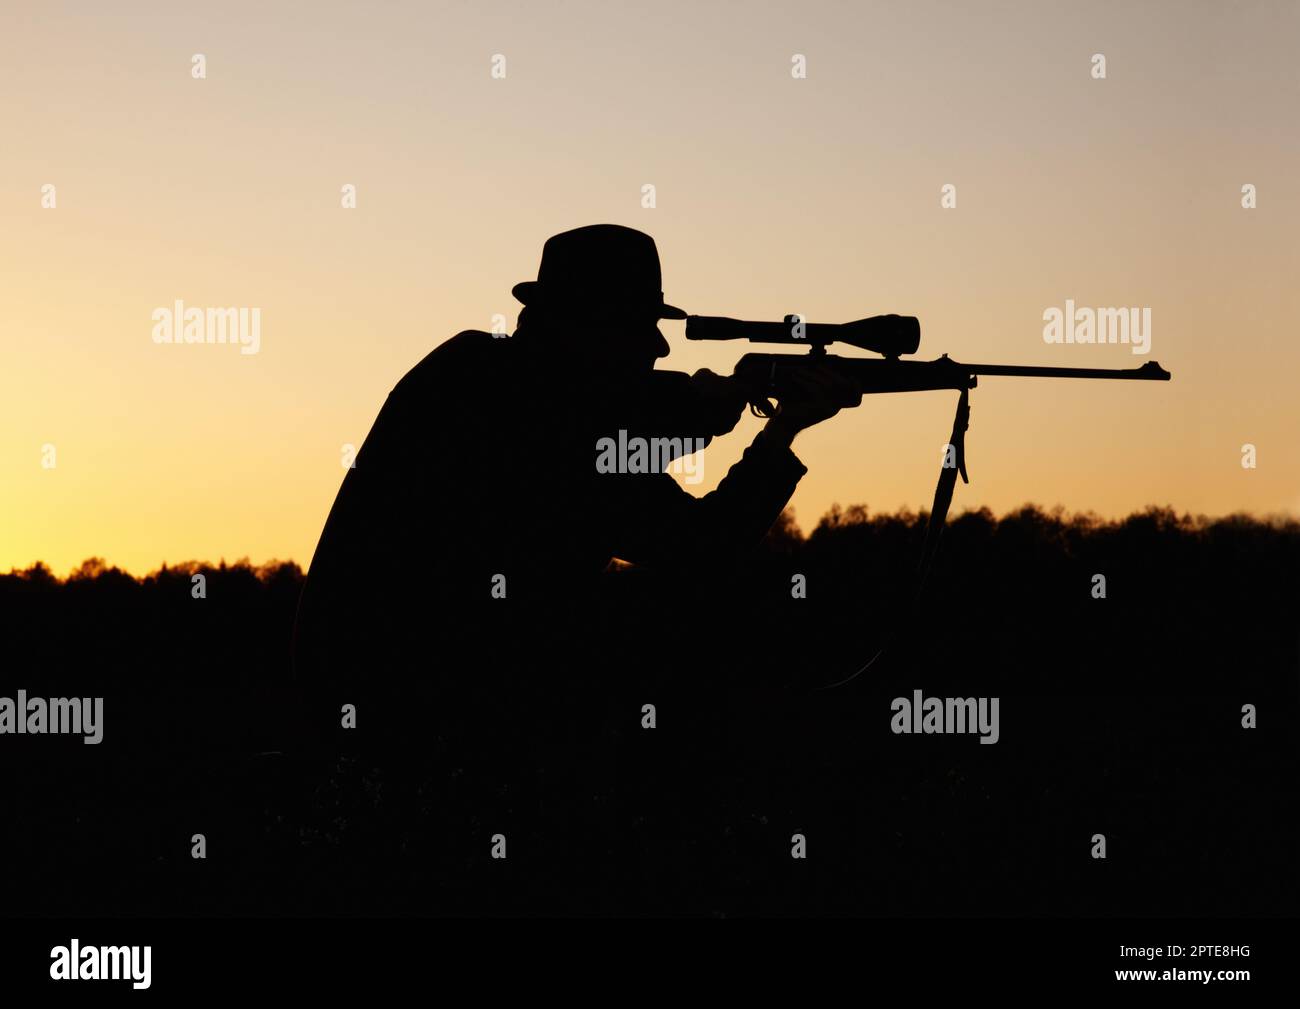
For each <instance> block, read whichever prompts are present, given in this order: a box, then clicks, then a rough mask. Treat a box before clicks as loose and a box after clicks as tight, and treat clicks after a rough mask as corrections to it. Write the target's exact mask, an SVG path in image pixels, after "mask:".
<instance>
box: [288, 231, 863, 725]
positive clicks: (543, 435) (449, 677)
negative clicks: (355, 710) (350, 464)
mask: <svg viewBox="0 0 1300 1009" xmlns="http://www.w3.org/2000/svg"><path fill="white" fill-rule="evenodd" d="M514 294H515V296H516V297H517V298H518V299H519V300H520V301H521V302H523V304H524V306H525V308H524V309H523V311H522V313H521V315H520V319H519V325H518V328H517V330H516V332H515V333H514V335H513V336H511V337H508V338H505V337H494V336H493V335H492V334H490V333H485V332H476V331H467V332H462V333H459V334H457V335H456V336H455V337H453V338H452V339H450V340H448V341H447V342H446V343H444V344H442V345H441V346H439V347H438V348H437V349H435V350H434V351H433V352H432V353H430V354H429V355H428V356H427V357H425V358H424V360H422V361H421V362H420V363H419V364H417V365H416V366H415V367H414V368H413V369H412V370H411V371H410V372H408V373H407V374H406V376H405V377H403V378H402V380H401V381H400V382H398V384H397V386H396V387H395V388H394V389H393V390H392V392H391V393H390V394H389V396H388V400H387V402H386V403H385V404H384V407H383V409H382V410H381V411H380V413H379V416H378V418H377V419H376V420H375V423H374V426H373V427H372V429H371V431H370V433H369V435H368V436H367V438H366V440H365V443H364V444H363V445H362V447H361V450H360V452H359V453H358V455H357V458H356V464H355V468H353V469H352V470H350V471H349V472H348V474H347V476H346V478H345V479H344V481H343V486H342V488H341V489H340V491H339V494H338V497H337V499H336V500H335V502H334V506H333V509H332V510H331V512H330V515H329V518H328V520H327V522H326V524H325V529H324V531H323V532H322V534H321V538H320V542H319V545H318V546H317V548H316V553H315V556H314V558H313V560H312V564H311V568H310V571H309V573H308V577H307V581H306V585H305V587H304V590H303V595H302V599H301V603H300V606H299V612H298V620H297V626H296V629H295V638H296V642H295V656H296V665H297V667H298V669H299V672H300V675H301V676H302V677H303V678H304V679H305V680H306V681H308V682H309V683H314V684H321V685H325V686H327V687H328V688H329V689H328V690H327V693H329V694H330V696H331V697H332V698H333V699H334V700H347V699H348V698H349V697H352V696H353V694H355V692H356V691H357V690H365V689H366V688H367V687H380V688H383V687H385V686H392V687H393V688H394V689H398V690H402V691H405V690H406V689H407V687H408V686H411V685H415V686H421V685H424V686H428V685H435V684H437V685H442V686H444V687H446V686H448V685H455V686H456V687H470V686H473V685H475V684H483V683H493V682H498V681H499V679H500V677H502V676H504V675H507V674H508V673H509V672H510V671H511V670H515V671H516V672H518V671H519V670H520V666H521V664H522V665H532V666H535V667H536V668H537V670H538V671H537V672H536V673H535V675H536V676H539V677H540V676H542V675H543V674H542V673H541V670H543V669H546V670H552V669H554V667H556V666H557V665H558V666H560V667H562V668H561V669H560V673H559V674H560V675H564V674H573V675H577V674H578V673H580V672H584V671H585V672H587V673H589V674H591V673H593V672H594V671H593V669H592V661H593V655H592V653H593V651H594V652H602V651H604V650H606V649H608V648H609V647H611V641H610V639H609V636H608V633H607V632H608V628H607V627H606V626H605V618H606V617H608V616H609V613H610V605H609V600H608V599H607V598H604V597H603V594H602V589H601V586H602V583H601V573H602V572H603V571H605V570H606V568H607V567H608V566H609V564H610V561H611V558H620V559H622V560H625V561H629V562H632V563H633V564H636V565H644V566H647V567H649V568H653V569H659V570H669V569H673V568H678V569H680V568H683V567H689V566H692V565H705V566H711V565H712V566H716V565H721V564H724V563H725V562H726V561H727V559H728V558H730V557H732V556H734V555H735V553H736V552H737V551H739V550H743V549H746V548H749V547H752V546H753V545H754V544H756V543H757V542H758V541H759V540H760V539H761V538H762V536H763V535H764V534H765V532H766V531H767V530H768V529H769V528H770V527H771V526H772V524H773V522H774V521H775V520H776V518H777V517H778V516H779V514H780V512H781V509H782V508H783V507H784V506H785V504H786V502H787V501H788V500H789V498H790V495H791V494H792V493H793V491H794V488H795V485H796V484H797V483H798V481H799V479H800V477H801V476H802V475H803V474H804V472H805V468H804V466H803V464H802V463H801V462H800V461H799V459H798V458H796V456H795V455H794V453H793V452H792V451H791V447H790V446H791V441H792V440H793V438H794V437H795V435H796V434H797V433H798V432H799V431H800V430H802V429H803V428H805V427H807V426H809V425H811V424H814V423H817V422H818V421H820V420H823V419H825V418H827V417H829V416H831V415H833V414H834V413H836V412H837V411H838V409H839V408H840V407H841V406H844V405H855V404H856V403H857V402H859V400H860V396H859V393H858V392H857V390H856V388H853V387H851V386H850V385H849V384H848V383H846V382H844V381H843V380H842V379H839V378H838V377H836V376H835V375H834V374H832V373H830V372H829V371H827V372H813V373H811V374H810V375H809V376H808V377H807V378H806V379H805V380H804V385H803V392H804V393H805V395H804V396H802V397H801V398H800V399H799V401H797V402H794V401H791V402H787V403H784V404H782V409H781V411H780V413H779V415H778V416H776V417H774V418H772V419H771V420H769V421H768V423H767V425H766V427H764V429H763V430H762V431H761V433H760V434H759V435H758V436H757V437H756V438H755V440H754V442H753V443H752V444H751V445H750V446H749V448H748V449H747V450H746V451H745V454H744V457H743V458H742V459H741V460H740V461H739V462H738V463H736V465H734V466H733V467H732V468H731V470H730V471H729V472H728V474H727V476H726V477H725V478H724V479H723V480H722V482H721V483H720V484H719V486H718V487H717V489H716V490H714V491H712V492H710V493H708V494H705V495H703V496H702V497H698V498H697V497H694V496H692V495H691V494H689V493H688V492H687V491H685V490H684V489H683V488H682V487H681V486H680V485H679V484H678V483H677V482H676V481H675V480H674V479H673V478H672V477H671V476H669V475H668V474H666V473H664V472H662V469H663V466H664V464H665V463H666V459H665V458H663V457H660V458H659V459H658V460H657V463H658V465H657V470H656V471H655V472H650V473H646V472H629V471H627V470H629V469H635V468H636V467H635V466H626V465H623V463H625V462H626V460H624V459H621V458H620V459H616V460H614V461H615V462H616V463H618V464H619V465H616V466H613V467H611V466H610V465H609V462H610V457H609V452H608V451H606V452H605V459H604V465H598V456H599V453H598V445H602V444H603V445H604V446H605V447H606V449H607V450H608V447H609V446H610V445H611V444H613V445H622V444H626V443H629V442H631V441H632V440H633V439H635V438H637V437H638V436H640V437H643V438H646V439H650V438H671V439H678V438H680V439H682V444H683V445H684V446H685V447H686V448H689V447H691V446H692V445H693V444H703V443H707V441H708V440H709V439H710V438H712V437H713V436H716V435H720V434H725V433H726V432H729V431H730V430H731V429H732V428H733V427H734V426H735V424H736V422H737V420H738V419H739V416H740V412H741V410H742V409H743V407H744V405H745V402H746V398H745V395H744V391H743V390H742V389H740V388H739V387H738V385H737V383H736V381H735V380H734V379H732V378H725V377H721V376H718V375H715V374H713V373H711V372H708V371H700V372H696V373H695V374H694V375H693V376H686V375H683V374H679V373H674V372H660V371H655V370H654V363H655V361H656V360H657V359H658V358H661V357H665V356H666V355H667V354H668V350H669V348H668V344H667V342H666V341H665V340H664V337H663V335H662V334H661V333H660V332H659V329H658V322H659V320H660V319H683V318H685V313H684V312H683V311H682V310H681V309H678V308H674V307H673V306H671V305H667V304H665V303H664V300H663V292H662V290H661V281H660V267H659V256H658V252H657V250H656V248H655V244H654V241H653V239H651V238H650V236H648V235H645V234H642V233H641V232H638V231H634V230H632V229H629V228H624V227H619V226H617V225H610V224H600V225H593V226H590V227H585V228H578V229H576V230H574V231H568V232H565V233H563V234H560V235H556V236H554V237H553V238H551V239H550V240H548V241H547V242H546V245H545V248H544V249H543V252H542V262H541V266H540V268H539V270H538V276H537V280H535V281H528V282H524V283H521V284H518V285H516V286H515V288H514ZM685 439H698V441H696V442H686V441H685ZM611 469H614V470H615V471H614V472H610V470H611ZM619 470H622V471H619ZM622 616H623V617H627V616H628V614H622ZM644 630H645V637H644V639H643V640H642V641H640V642H626V641H625V642H624V645H625V646H627V647H628V648H629V649H632V650H637V649H644V648H645V647H647V646H648V645H649V644H650V643H651V641H652V640H653V638H654V636H655V635H657V634H662V633H664V632H665V631H667V630H668V628H663V627H658V628H653V627H650V628H645V629H644ZM617 665H618V661H617V659H616V658H608V659H607V661H606V662H605V663H604V668H603V670H601V671H599V675H602V676H606V677H608V678H610V679H611V680H615V679H616V678H617V676H618V668H617ZM524 672H525V673H526V670H525V671H524ZM545 675H546V676H548V677H549V676H553V675H555V673H553V672H550V671H548V672H546V673H545ZM413 696H414V695H411V694H403V695H399V696H396V697H389V698H388V699H387V701H386V702H385V703H386V704H389V705H390V706H391V707H392V709H393V710H397V709H400V708H403V707H409V706H410V705H412V704H414V703H416V702H415V701H413V700H412V697H413ZM337 710H338V709H337V708H335V709H334V711H335V712H336V713H337ZM335 717H337V714H336V715H335ZM371 717H372V718H373V715H372V716H371ZM372 724H373V723H372Z"/></svg>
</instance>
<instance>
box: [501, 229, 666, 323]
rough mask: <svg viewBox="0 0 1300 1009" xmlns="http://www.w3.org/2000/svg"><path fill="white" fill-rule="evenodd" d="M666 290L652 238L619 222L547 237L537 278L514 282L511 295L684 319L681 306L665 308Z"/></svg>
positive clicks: (528, 301) (532, 301)
mask: <svg viewBox="0 0 1300 1009" xmlns="http://www.w3.org/2000/svg"><path fill="white" fill-rule="evenodd" d="M662 286H663V276H662V274H661V273H660V270H659V250H658V249H657V248H655V240H654V239H653V238H651V237H650V236H649V235H647V234H645V232H642V231H637V230H635V229H634V228H624V227H622V226H621V225H618V224H592V225H588V226H587V227H585V228H575V229H574V230H572V231H565V232H562V233H560V234H558V235H553V236H552V237H550V238H548V239H547V240H546V244H545V245H544V246H542V263H541V265H540V266H539V267H538V268H537V279H536V280H525V281H523V282H522V283H519V284H516V285H515V286H514V288H512V290H511V293H512V294H514V296H515V297H516V298H518V299H519V300H520V301H522V302H523V303H524V304H525V305H538V306H542V307H546V308H556V309H563V310H567V311H572V310H575V309H584V310H596V311H601V310H611V309H612V310H617V311H625V310H629V311H632V312H636V313H641V312H644V313H646V314H647V315H650V316H652V317H653V318H657V319H685V318H686V313H685V312H683V311H682V310H681V309H680V308H675V307H674V306H672V305H665V304H664V292H663V290H662V289H661V288H662Z"/></svg>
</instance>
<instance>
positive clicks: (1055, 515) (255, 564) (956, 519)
mask: <svg viewBox="0 0 1300 1009" xmlns="http://www.w3.org/2000/svg"><path fill="white" fill-rule="evenodd" d="M859 509H861V515H862V516H863V517H864V518H863V519H862V520H865V521H866V522H868V523H869V522H872V521H874V520H876V519H895V520H900V519H901V520H908V521H912V522H919V521H920V520H921V519H923V518H925V517H927V516H928V514H929V512H928V509H926V508H921V509H906V508H904V509H895V510H891V511H871V510H870V509H868V508H867V506H866V505H864V504H852V505H840V504H838V503H836V504H832V505H831V507H830V508H829V509H827V511H826V512H824V513H823V514H822V515H821V517H819V518H818V519H817V521H816V523H814V524H813V525H812V526H811V527H808V528H805V527H804V526H802V525H801V524H800V523H799V521H798V517H797V516H796V515H794V514H793V509H789V508H787V509H786V510H785V511H783V512H782V513H781V519H780V521H778V523H777V525H780V526H784V528H785V529H786V530H790V529H791V528H792V529H793V531H794V533H795V534H796V536H797V538H798V539H799V540H801V541H804V542H806V541H807V540H808V539H809V538H810V537H811V536H812V534H813V533H814V532H816V531H817V529H818V528H820V527H821V526H823V525H827V524H833V522H832V518H833V516H835V515H836V513H837V512H838V514H839V516H847V517H848V522H847V523H844V524H852V523H853V522H856V521H860V519H858V518H857V517H856V516H855V513H856V512H857V511H858V510H859ZM1025 512H1033V513H1036V514H1038V515H1041V516H1043V517H1044V518H1048V519H1051V520H1053V521H1059V522H1061V523H1063V524H1065V525H1068V526H1075V525H1079V524H1088V525H1094V526H1096V527H1098V528H1117V527H1119V526H1122V525H1124V524H1126V523H1128V522H1130V521H1133V520H1135V519H1141V518H1145V517H1148V516H1152V515H1160V516H1172V517H1173V518H1174V519H1175V521H1176V522H1177V523H1178V524H1179V525H1180V526H1186V527H1189V528H1191V529H1194V530H1202V529H1206V528H1210V527H1213V526H1215V525H1217V524H1220V523H1228V522H1233V521H1241V520H1245V521H1247V522H1250V523H1252V524H1254V525H1257V526H1259V527H1261V528H1267V529H1272V530H1279V529H1290V528H1293V529H1294V531H1296V532H1300V516H1296V515H1287V514H1275V515H1255V514H1251V513H1247V512H1232V513H1228V514H1224V515H1206V514H1200V513H1196V514H1194V513H1192V512H1186V511H1178V510H1177V509H1173V508H1170V507H1168V506H1159V505H1148V506H1147V507H1145V508H1140V509H1137V510H1135V511H1132V512H1130V513H1128V514H1127V515H1120V516H1102V515H1098V514H1097V513H1096V512H1088V511H1070V510H1069V509H1066V508H1064V507H1063V506H1062V505H1054V506H1052V507H1051V508H1048V507H1045V506H1043V505H1040V504H1037V503H1035V502H1025V503H1024V504H1022V505H1020V506H1019V507H1016V508H1011V509H1008V510H1007V511H1005V512H1002V513H997V512H994V511H992V510H991V509H990V508H988V507H987V506H980V507H971V508H962V509H954V510H953V511H952V512H951V513H950V514H949V516H948V521H947V525H949V526H953V525H955V524H958V523H960V522H961V520H962V519H964V518H966V517H967V516H970V515H976V516H979V515H985V514H987V516H988V517H989V518H990V519H991V520H992V521H993V522H995V523H1002V522H1004V521H1006V520H1007V519H1010V518H1013V517H1015V516H1018V515H1022V514H1024V513H1025ZM773 528H776V526H774V527H773ZM618 563H620V564H626V563H627V562H626V561H618ZM95 565H100V566H101V570H102V571H104V572H108V571H119V572H121V573H122V574H125V575H128V576H129V577H131V578H132V579H134V580H135V581H143V580H145V579H147V578H152V577H154V576H156V575H158V574H161V573H164V572H173V571H177V572H180V571H183V572H191V571H199V570H220V569H221V568H226V569H230V568H242V567H246V568H248V569H249V570H251V571H253V572H255V573H260V572H263V571H266V570H275V569H278V568H280V567H283V566H285V565H292V566H294V567H296V568H298V570H299V571H300V572H301V573H302V574H303V575H304V576H305V575H306V574H307V570H308V568H309V566H310V558H308V560H307V561H302V560H300V559H298V558H295V557H267V558H265V559H264V560H260V561H255V560H253V559H252V558H251V557H250V556H248V555H246V554H245V555H240V556H237V557H234V558H227V557H224V556H223V557H219V558H217V559H216V560H211V559H209V560H199V559H197V558H193V557H188V558H185V559H183V560H170V561H169V560H164V561H160V562H158V563H157V564H156V565H154V566H153V567H150V568H146V569H144V570H140V569H133V568H129V567H126V566H123V565H120V564H116V563H114V562H113V561H112V559H110V558H107V557H103V556H99V555H92V556H89V557H84V558H82V559H81V560H80V561H78V562H77V563H75V564H72V565H70V566H69V567H68V568H67V569H66V570H65V571H64V572H63V573H62V574H60V573H59V571H58V570H56V569H55V568H53V567H52V566H51V565H49V564H47V563H46V562H45V561H42V560H39V559H38V560H34V561H31V562H30V563H28V564H27V565H25V566H23V567H16V566H15V567H10V568H9V569H8V570H0V577H7V576H14V575H17V576H20V577H21V576H27V575H30V574H31V573H32V572H33V571H35V570H38V569H43V570H45V571H47V572H49V574H50V575H51V577H53V578H54V579H55V580H56V581H59V582H66V581H68V580H70V579H71V578H72V577H73V576H74V575H77V574H78V573H79V572H82V571H84V570H85V569H86V568H87V567H93V566H95Z"/></svg>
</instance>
